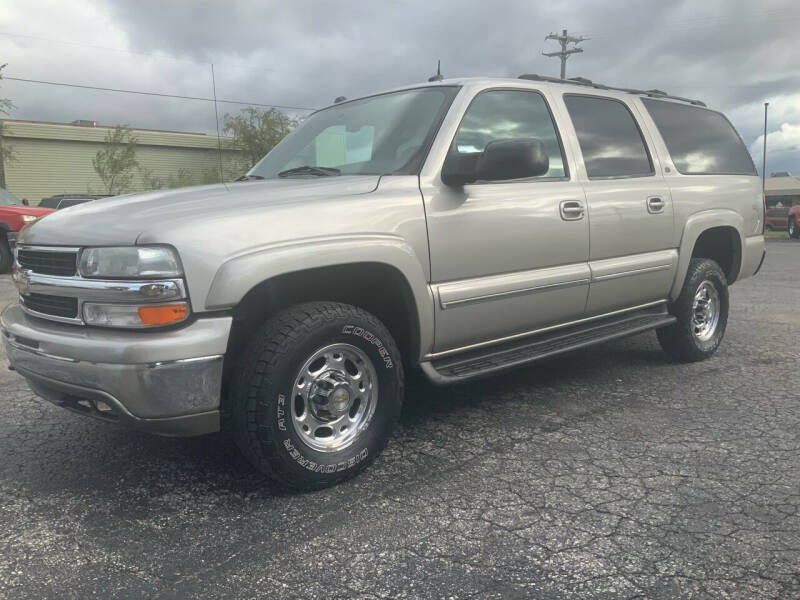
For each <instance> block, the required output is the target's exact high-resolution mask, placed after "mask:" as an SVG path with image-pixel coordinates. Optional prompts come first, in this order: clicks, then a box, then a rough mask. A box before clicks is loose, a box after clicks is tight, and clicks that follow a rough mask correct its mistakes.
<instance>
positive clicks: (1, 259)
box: [0, 233, 13, 273]
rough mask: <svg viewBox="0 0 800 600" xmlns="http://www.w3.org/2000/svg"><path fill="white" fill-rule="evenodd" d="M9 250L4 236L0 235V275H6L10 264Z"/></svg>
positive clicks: (10, 255)
mask: <svg viewBox="0 0 800 600" xmlns="http://www.w3.org/2000/svg"><path fill="white" fill-rule="evenodd" d="M12 259H13V258H12V254H11V248H9V247H8V240H7V239H6V236H5V234H2V233H0V273H8V271H9V270H10V269H11V262H12Z"/></svg>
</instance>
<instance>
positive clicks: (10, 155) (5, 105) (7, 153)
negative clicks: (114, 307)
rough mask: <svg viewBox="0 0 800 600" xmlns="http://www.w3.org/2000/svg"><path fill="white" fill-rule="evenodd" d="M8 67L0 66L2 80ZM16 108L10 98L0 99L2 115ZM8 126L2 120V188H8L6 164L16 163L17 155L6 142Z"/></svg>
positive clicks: (0, 123) (0, 181)
mask: <svg viewBox="0 0 800 600" xmlns="http://www.w3.org/2000/svg"><path fill="white" fill-rule="evenodd" d="M6 66H8V63H6V64H3V65H0V79H3V69H5V68H6ZM13 108H14V103H13V102H11V100H9V99H8V98H0V115H7V114H9V113H10V112H11V110H12V109H13ZM7 132H8V126H7V125H6V124H5V123H4V122H3V121H2V120H0V187H3V188H4V187H6V170H5V165H6V163H10V162H15V161H16V160H17V154H16V152H15V151H14V148H12V147H11V145H9V144H8V142H7V141H6V137H5V136H6V133H7Z"/></svg>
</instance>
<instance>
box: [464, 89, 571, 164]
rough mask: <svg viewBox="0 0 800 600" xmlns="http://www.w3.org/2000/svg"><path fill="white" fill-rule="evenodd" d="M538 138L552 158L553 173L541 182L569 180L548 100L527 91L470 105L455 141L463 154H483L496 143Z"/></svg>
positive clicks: (492, 95) (491, 94)
mask: <svg viewBox="0 0 800 600" xmlns="http://www.w3.org/2000/svg"><path fill="white" fill-rule="evenodd" d="M518 138H536V139H537V140H539V141H540V142H541V143H542V145H543V146H544V151H545V152H547V156H548V157H549V158H550V170H549V171H547V173H545V174H544V175H542V176H541V178H547V177H565V176H566V174H567V171H566V162H565V161H564V155H563V153H562V152H561V144H560V143H559V139H558V135H557V134H556V126H555V124H554V123H553V118H552V117H551V116H550V110H549V109H548V107H547V103H546V102H545V101H544V98H543V97H542V95H541V94H539V93H538V92H528V91H525V90H489V91H487V92H481V93H480V94H478V96H476V97H475V99H474V100H473V101H472V104H470V105H469V108H468V109H467V112H466V114H465V115H464V119H463V121H462V122H461V127H459V129H458V133H457V134H456V139H455V148H454V149H455V151H456V152H458V153H459V154H474V153H478V152H483V150H484V148H486V144H488V143H489V142H491V141H493V140H511V139H518Z"/></svg>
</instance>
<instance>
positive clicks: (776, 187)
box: [764, 175, 800, 196]
mask: <svg viewBox="0 0 800 600" xmlns="http://www.w3.org/2000/svg"><path fill="white" fill-rule="evenodd" d="M764 190H765V193H766V195H767V196H800V177H792V176H791V175H790V176H788V177H787V176H785V175H782V176H779V177H767V179H766V180H765V181H764Z"/></svg>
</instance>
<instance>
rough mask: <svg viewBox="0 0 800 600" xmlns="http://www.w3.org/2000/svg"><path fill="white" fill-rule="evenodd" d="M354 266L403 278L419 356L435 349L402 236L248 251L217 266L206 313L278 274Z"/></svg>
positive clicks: (425, 289) (420, 273) (412, 257)
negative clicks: (384, 269)
mask: <svg viewBox="0 0 800 600" xmlns="http://www.w3.org/2000/svg"><path fill="white" fill-rule="evenodd" d="M353 263H382V264H385V265H388V266H391V267H394V268H395V269H397V270H398V271H399V272H400V273H401V274H402V275H403V277H405V279H406V282H407V283H408V287H409V289H410V290H411V293H412V295H413V297H414V303H415V305H416V312H417V318H418V320H419V337H420V349H419V350H420V356H422V355H424V354H425V353H426V352H427V351H428V350H429V349H430V348H432V347H433V331H434V324H433V296H432V294H431V291H430V287H429V286H428V282H427V279H426V277H425V270H424V268H423V266H422V264H421V263H420V261H419V259H418V258H417V255H416V253H415V252H414V250H413V249H412V248H411V246H409V245H408V244H407V243H406V241H405V240H404V239H403V238H402V237H400V236H394V235H387V234H358V235H341V236H329V237H320V238H312V239H304V240H298V241H293V242H283V243H278V244H273V245H268V246H264V247H260V248H257V249H253V250H250V251H247V252H245V253H242V254H240V255H237V256H234V257H231V258H230V259H228V260H226V261H225V262H224V263H223V264H222V265H221V266H220V268H219V270H218V271H217V273H216V274H215V276H214V279H213V281H212V282H211V287H210V288H209V292H208V295H207V297H206V301H205V309H206V310H209V311H210V310H224V309H230V308H233V307H234V306H236V305H237V304H239V302H241V300H242V298H244V296H245V295H246V294H247V293H248V292H249V291H250V290H251V289H253V288H254V287H256V286H257V285H259V284H260V283H263V282H264V281H267V280H269V279H272V278H273V277H276V276H278V275H285V274H288V273H294V272H298V271H304V270H306V269H315V268H320V267H332V266H339V265H347V264H353Z"/></svg>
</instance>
